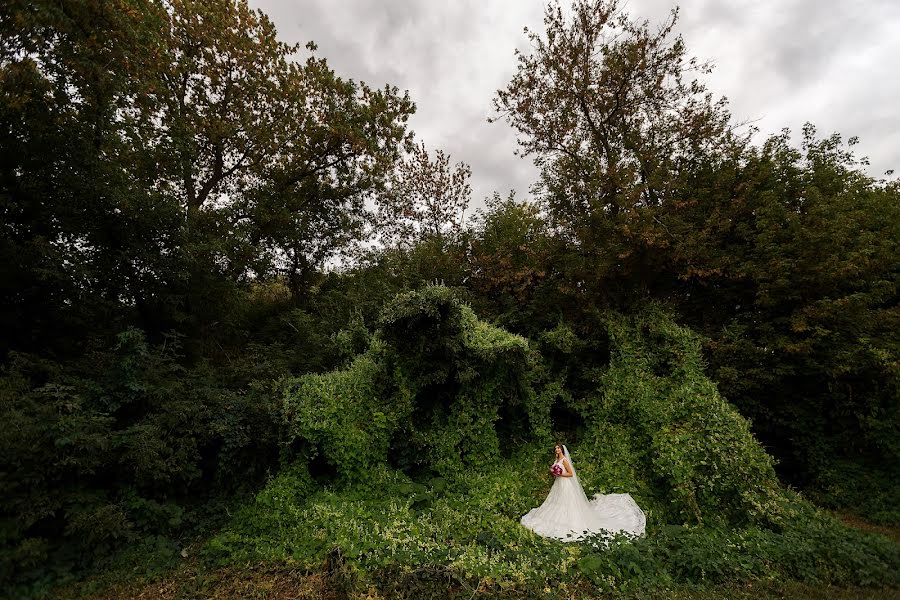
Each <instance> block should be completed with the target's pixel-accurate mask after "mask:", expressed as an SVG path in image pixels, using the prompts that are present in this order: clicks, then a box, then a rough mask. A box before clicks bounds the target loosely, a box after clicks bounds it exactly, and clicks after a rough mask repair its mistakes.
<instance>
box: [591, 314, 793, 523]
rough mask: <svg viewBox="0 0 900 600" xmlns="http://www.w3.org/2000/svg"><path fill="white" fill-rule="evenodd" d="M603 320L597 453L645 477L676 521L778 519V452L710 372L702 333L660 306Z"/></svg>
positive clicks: (595, 415)
mask: <svg viewBox="0 0 900 600" xmlns="http://www.w3.org/2000/svg"><path fill="white" fill-rule="evenodd" d="M607 323H608V332H609V336H610V339H611V345H612V358H611V362H610V364H609V367H608V368H607V369H605V370H604V371H603V372H602V374H601V375H600V378H599V388H598V393H597V395H596V396H595V397H593V398H592V401H591V402H589V403H587V404H586V406H585V407H584V409H583V410H584V413H585V415H584V416H585V418H586V421H587V423H588V426H587V431H588V434H587V435H588V438H589V440H590V442H589V445H591V446H594V447H596V448H598V453H599V454H598V455H597V456H591V459H592V460H593V461H595V462H599V463H601V464H613V465H615V464H618V463H622V464H623V465H628V466H627V467H624V468H628V467H630V468H631V472H632V473H636V474H637V475H638V476H639V477H643V478H646V479H647V480H649V481H650V482H651V485H652V487H653V489H654V490H655V493H656V495H657V497H658V498H659V499H660V500H661V501H664V502H665V503H666V505H667V508H668V510H670V511H671V514H672V516H673V518H674V519H675V520H676V521H683V522H685V523H687V522H694V523H703V522H708V523H730V524H739V525H740V524H745V523H747V522H748V521H752V522H760V521H768V520H777V519H778V517H779V516H780V515H781V514H782V511H783V506H782V505H783V504H784V502H783V498H782V495H781V493H780V491H779V483H778V479H777V477H776V476H775V471H774V469H773V461H772V458H771V457H770V456H769V455H768V454H766V452H765V450H763V448H762V447H761V446H760V445H759V443H758V442H757V441H756V440H755V439H754V437H753V435H752V433H751V432H750V428H749V424H748V422H747V420H746V419H744V418H743V417H742V416H741V415H740V414H739V413H738V411H737V410H736V409H735V408H734V407H733V406H732V405H731V404H729V403H728V402H727V401H726V400H725V399H724V398H722V396H720V395H719V392H718V390H717V389H716V384H715V383H713V382H712V381H711V380H710V379H709V378H708V377H707V376H706V374H705V373H704V364H703V359H702V356H701V340H700V338H699V336H697V335H696V334H695V333H693V332H692V331H690V330H689V329H686V328H684V327H680V326H678V325H676V324H675V323H674V321H673V319H672V317H671V315H669V314H667V313H666V312H665V311H664V310H662V309H661V308H660V307H659V306H656V305H649V306H647V307H645V308H644V309H643V310H641V311H639V312H637V313H636V314H634V315H632V316H630V317H625V316H622V315H618V314H610V315H609V316H608V317H607ZM610 442H612V443H610ZM631 457H634V458H631ZM607 477H609V475H607ZM612 481H616V478H612ZM620 485H621V483H620Z"/></svg>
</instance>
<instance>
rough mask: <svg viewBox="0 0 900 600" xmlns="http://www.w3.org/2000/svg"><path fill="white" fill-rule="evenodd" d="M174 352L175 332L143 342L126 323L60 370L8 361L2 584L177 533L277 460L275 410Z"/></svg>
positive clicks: (22, 359) (1, 441) (0, 511)
mask: <svg viewBox="0 0 900 600" xmlns="http://www.w3.org/2000/svg"><path fill="white" fill-rule="evenodd" d="M178 348H179V345H178V339H177V337H176V338H170V339H168V340H167V341H166V342H165V343H164V344H161V345H158V346H151V345H150V344H148V343H147V341H146V339H145V337H144V335H143V333H142V332H140V331H138V330H134V329H131V330H127V331H125V332H123V333H122V334H121V335H120V336H118V338H117V341H116V344H115V346H114V347H113V348H110V349H106V348H102V347H100V348H97V349H95V350H93V351H91V352H89V353H87V354H86V356H85V357H84V359H83V360H82V361H80V362H79V363H75V364H71V365H67V366H66V367H62V366H60V365H59V364H57V363H54V362H52V361H47V360H42V359H38V358H36V357H34V356H31V355H24V354H16V355H14V356H13V360H12V362H11V363H10V364H9V365H7V366H6V367H5V368H4V370H3V375H2V377H0V399H2V402H0V418H2V419H3V422H4V423H5V424H6V425H7V426H6V427H4V428H3V432H2V436H0V448H2V449H3V452H2V468H0V469H2V471H3V472H4V473H6V474H7V475H6V476H5V477H4V478H3V483H2V490H0V491H2V494H0V496H2V499H3V500H2V504H0V516H2V521H0V523H2V535H3V539H4V544H3V550H2V551H0V577H2V579H3V580H4V581H8V580H9V579H20V580H21V579H29V578H34V577H38V576H40V575H41V574H42V572H41V569H40V567H41V566H42V563H43V562H45V561H48V560H53V561H54V562H55V563H56V567H57V568H58V569H60V570H65V569H66V568H70V567H81V566H85V565H87V564H90V562H91V561H93V560H94V559H96V558H97V557H101V556H103V555H105V554H108V553H110V552H111V551H112V550H114V549H116V548H118V547H119V546H121V545H123V544H125V543H137V541H138V539H139V538H141V537H143V536H146V535H151V536H152V535H163V536H177V535H178V534H179V533H180V532H182V531H185V530H187V529H190V528H191V527H193V526H195V525H196V524H197V523H196V520H195V516H194V515H193V509H194V508H195V507H196V506H197V504H199V503H201V502H202V501H203V499H204V498H205V497H207V496H208V495H209V494H210V493H223V492H229V491H230V492H234V491H236V490H239V489H240V488H241V486H242V485H247V484H249V483H250V482H251V481H252V480H253V479H254V478H256V477H258V476H259V473H260V472H261V471H262V469H264V468H265V467H266V466H267V465H268V464H269V463H271V461H272V459H273V458H274V456H275V451H276V448H275V444H276V434H277V428H276V427H275V423H276V421H275V420H274V411H273V410H272V407H271V405H270V404H268V403H266V402H264V401H262V398H261V397H259V396H256V395H254V394H252V393H245V392H242V391H234V390H230V389H227V388H224V387H220V384H219V383H218V381H217V379H218V375H217V373H216V372H215V371H214V370H212V369H210V368H209V366H208V365H204V364H199V365H196V366H195V367H192V368H191V369H186V368H184V367H182V366H181V365H180V364H179V363H178V362H177V360H176V359H177V358H178ZM233 470H238V471H240V472H242V473H244V476H245V478H244V479H243V480H242V479H239V478H235V477H234V476H233Z"/></svg>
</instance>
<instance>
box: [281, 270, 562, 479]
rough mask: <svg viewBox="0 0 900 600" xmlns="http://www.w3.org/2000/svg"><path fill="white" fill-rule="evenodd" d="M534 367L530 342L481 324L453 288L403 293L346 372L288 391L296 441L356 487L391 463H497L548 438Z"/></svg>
mask: <svg viewBox="0 0 900 600" xmlns="http://www.w3.org/2000/svg"><path fill="white" fill-rule="evenodd" d="M533 359H534V357H533V355H532V352H531V350H530V349H529V345H528V342H527V341H526V340H525V339H524V338H521V337H519V336H515V335H512V334H510V333H507V332H505V331H503V330H502V329H499V328H496V327H493V326H491V325H488V324H486V323H484V322H482V321H479V320H478V319H477V318H476V317H475V315H474V313H473V312H472V310H471V309H470V308H469V307H468V306H466V305H464V304H462V303H461V302H460V301H459V300H458V299H457V298H456V297H454V295H453V293H452V292H451V290H449V289H448V288H445V287H442V286H428V287H425V288H423V289H422V290H420V291H418V292H409V293H405V294H400V295H398V296H397V297H396V298H395V299H394V300H393V301H392V302H391V303H389V304H388V306H387V307H386V308H385V310H384V314H383V315H382V318H381V321H380V328H379V329H378V330H377V332H376V333H375V337H374V338H373V340H372V342H371V344H370V346H369V348H368V349H367V350H366V352H365V353H364V354H362V355H360V356H359V357H357V358H356V359H355V360H354V361H353V362H352V363H351V364H350V365H349V366H348V367H346V368H345V369H342V370H338V371H333V372H331V373H326V374H323V375H305V376H303V377H301V378H299V379H288V380H286V381H285V382H284V384H283V390H284V392H283V394H284V417H285V419H286V423H287V426H288V429H289V432H290V440H289V441H291V442H295V441H300V442H303V443H306V444H308V445H309V446H310V448H311V449H312V451H313V452H315V453H316V455H318V454H321V460H324V461H326V462H327V463H328V464H329V465H330V466H331V467H332V468H333V469H334V470H335V471H336V472H337V473H339V474H340V475H341V476H342V477H344V478H345V479H346V480H348V481H354V480H360V479H362V478H363V477H364V475H365V474H366V473H367V472H369V471H370V469H371V468H372V467H373V466H374V465H377V464H379V463H386V462H387V461H388V459H389V458H390V460H391V461H392V462H393V463H394V464H402V465H403V466H405V467H406V468H409V469H431V470H434V471H435V472H437V473H440V474H443V475H448V474H450V473H452V472H455V471H458V470H459V469H462V468H465V467H466V466H470V465H473V464H477V463H478V462H481V461H487V460H491V459H493V458H496V457H497V456H498V455H499V452H500V442H501V438H502V439H503V440H505V441H508V440H511V439H513V437H514V436H516V435H518V436H520V437H521V438H524V437H525V436H530V435H532V434H534V435H539V436H540V435H543V436H544V437H545V438H546V436H547V434H548V431H549V429H548V427H549V415H548V413H547V412H546V411H544V412H541V405H540V403H539V402H538V401H537V398H536V396H535V395H534V393H533V392H532V390H531V387H530V380H529V377H530V375H531V371H530V364H531V363H530V361H532V360H533ZM389 452H390V454H391V456H390V457H389V456H388V454H389Z"/></svg>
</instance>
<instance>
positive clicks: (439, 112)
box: [251, 0, 900, 205]
mask: <svg viewBox="0 0 900 600" xmlns="http://www.w3.org/2000/svg"><path fill="white" fill-rule="evenodd" d="M251 4H252V5H253V6H254V7H255V8H260V9H262V10H263V12H265V13H267V14H268V15H269V16H270V18H271V19H272V20H273V22H274V23H275V25H276V27H277V28H278V31H279V36H280V37H281V39H283V40H284V41H287V42H291V43H294V42H299V43H301V44H305V43H306V42H307V41H310V40H313V41H315V42H316V43H317V44H318V46H319V51H318V54H319V55H320V56H324V57H325V58H327V59H328V61H329V63H330V64H331V65H332V67H333V68H334V69H335V70H336V71H337V72H338V74H340V75H342V76H344V77H350V78H353V79H357V80H363V81H365V82H366V83H369V84H370V85H375V86H381V85H384V84H385V83H390V84H392V85H397V86H398V87H400V89H406V90H409V92H410V95H411V96H412V98H413V100H414V101H415V102H416V105H417V107H418V108H417V112H416V115H414V116H413V118H412V119H411V121H410V123H411V127H412V128H413V129H414V130H415V131H416V135H417V137H418V138H419V139H420V140H423V141H425V143H426V144H427V145H428V147H430V148H442V149H444V150H445V151H446V152H448V153H449V154H450V155H451V160H452V161H454V162H456V161H464V162H467V163H469V164H470V165H471V167H472V172H473V196H474V200H475V202H476V204H479V205H480V204H481V199H482V198H484V197H485V196H489V195H490V194H491V193H492V192H494V191H499V192H500V193H502V194H505V193H506V192H507V191H508V190H510V189H515V190H516V191H517V194H518V196H519V197H525V196H527V191H528V188H529V186H530V184H531V183H532V182H533V181H534V180H535V179H536V177H537V172H536V170H535V169H534V167H533V165H531V162H530V160H527V159H525V160H523V159H520V158H518V157H516V156H514V155H513V151H514V150H515V148H516V136H515V132H513V131H512V130H511V129H510V128H509V126H508V125H506V124H505V123H502V122H500V123H493V124H489V123H487V117H488V116H489V115H490V114H491V112H492V110H491V99H492V98H493V96H494V93H495V91H496V90H497V89H498V88H501V87H504V86H505V84H506V83H507V82H508V81H509V79H510V78H511V76H512V75H513V73H514V71H515V68H516V61H515V57H514V55H513V52H514V50H515V49H516V48H517V47H518V48H521V49H526V48H527V40H526V37H525V35H524V33H523V27H525V26H528V27H529V28H531V29H534V30H537V31H540V30H541V29H542V13H543V7H544V2H543V1H542V0H516V1H514V2H501V1H500V0H493V1H490V0H457V1H454V2H441V3H438V2H432V1H431V0H381V1H376V0H340V1H334V0H332V1H327V0H251ZM626 6H627V10H628V12H629V13H630V14H631V15H632V16H633V17H641V18H648V19H650V21H651V22H660V21H662V20H663V19H665V17H666V15H667V13H668V11H669V10H670V9H671V8H672V6H673V4H672V3H671V2H669V1H667V0H629V1H628V2H627V4H626ZM678 30H679V32H680V33H681V34H682V35H683V36H684V39H685V42H686V44H687V47H688V50H689V52H690V54H692V55H695V56H698V57H699V58H702V59H708V60H713V61H714V63H715V64H716V70H715V71H714V73H713V74H712V75H711V76H710V78H709V79H708V84H709V88H710V89H711V91H713V92H714V93H715V94H717V95H724V96H727V97H728V99H729V102H730V106H731V110H732V112H733V113H734V115H735V117H736V118H737V119H740V120H754V121H755V124H756V125H757V126H758V127H759V128H760V129H761V135H768V134H771V133H777V132H779V131H780V130H781V129H782V128H783V127H790V128H791V129H792V130H794V131H795V132H799V130H800V128H801V127H802V125H803V123H804V122H806V121H811V122H813V123H815V124H816V125H818V126H819V131H820V132H821V133H822V134H823V135H826V134H829V133H831V132H833V131H836V132H840V133H842V134H844V135H845V136H846V137H849V136H853V135H858V136H859V137H860V144H859V146H858V147H857V149H858V151H859V153H860V154H864V155H868V156H869V157H870V159H871V168H870V172H871V174H873V175H875V176H879V175H881V174H882V173H883V172H884V171H885V170H886V169H890V168H898V170H900V143H898V142H900V139H898V135H900V133H898V132H900V118H898V113H897V111H896V109H895V106H896V105H898V104H900V78H898V77H896V75H895V73H894V72H893V71H894V69H895V57H896V56H900V35H896V32H900V2H896V0H870V1H868V2H865V3H846V2H840V1H838V0H781V1H779V2H759V1H758V0H755V1H750V0H731V1H726V0H686V1H685V2H683V3H682V4H681V10H680V20H679V25H678Z"/></svg>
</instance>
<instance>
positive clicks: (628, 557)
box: [203, 444, 900, 598]
mask: <svg viewBox="0 0 900 600" xmlns="http://www.w3.org/2000/svg"><path fill="white" fill-rule="evenodd" d="M542 450H544V451H546V450H547V449H546V448H544V447H541V446H537V445H534V444H532V445H528V446H525V447H522V448H521V449H520V450H519V451H518V452H516V453H515V455H513V456H511V457H510V458H508V459H500V460H496V461H493V462H490V463H484V464H481V465H479V466H477V467H475V468H472V469H470V470H468V471H467V472H466V473H465V474H463V475H462V476H460V477H458V478H453V477H451V478H449V479H431V480H422V481H421V482H419V481H414V480H411V479H409V478H408V477H407V476H405V475H403V474H402V473H400V472H398V471H395V470H393V469H390V468H388V467H385V466H380V467H376V468H374V469H373V472H372V476H371V478H370V479H368V480H367V481H366V482H365V483H364V484H360V485H355V486H352V487H348V488H343V489H341V490H334V489H324V490H314V491H312V493H311V494H310V492H309V490H310V487H309V481H308V479H307V478H305V477H300V478H299V479H298V478H296V476H294V475H291V474H290V473H284V474H282V475H279V476H278V477H277V478H275V479H273V480H272V481H271V482H270V483H269V485H268V486H267V488H266V490H264V491H263V492H261V493H260V494H259V495H258V496H257V499H256V501H255V502H252V503H250V504H248V505H246V507H245V508H244V509H242V510H241V511H239V512H238V513H237V514H235V516H234V518H233V519H232V521H231V523H230V525H229V526H228V527H227V528H226V529H224V530H223V531H222V532H220V533H218V534H217V535H216V536H215V537H214V538H212V539H211V540H210V542H209V543H208V544H207V546H206V547H205V549H204V550H203V553H204V556H205V557H206V559H207V561H208V562H209V563H210V564H211V565H216V566H221V565H230V564H245V563H253V562H256V561H259V560H264V561H269V562H275V563H283V564H286V565H290V566H292V567H293V568H306V569H310V570H313V571H317V570H319V569H321V565H322V564H328V565H329V569H331V571H330V572H331V573H332V574H333V575H332V576H335V577H337V576H338V575H337V574H336V572H339V573H340V579H341V581H342V582H343V584H344V585H345V586H346V590H347V591H348V592H354V591H356V592H361V591H365V590H370V589H371V587H372V586H375V587H376V588H378V589H381V590H390V591H391V593H393V594H394V595H398V596H401V595H404V594H411V595H414V594H415V593H416V591H418V593H420V594H421V593H425V592H424V591H423V590H430V593H432V594H438V595H439V594H446V593H447V590H448V588H451V587H453V588H455V587H460V588H463V589H465V587H466V586H468V587H469V588H470V590H471V589H475V587H476V586H477V587H480V588H481V589H483V590H491V592H490V593H492V594H493V595H495V596H498V597H503V596H504V595H506V594H508V595H509V596H519V595H523V594H524V595H527V596H529V597H547V598H556V597H570V596H572V595H573V594H574V595H576V596H587V595H591V596H592V595H595V594H598V593H603V592H607V593H611V592H616V593H640V592H643V593H647V592H651V591H653V590H672V589H674V588H675V587H677V586H681V585H685V584H693V585H714V584H736V583H749V582H754V581H785V580H798V581H805V582H810V583H817V584H829V585H847V584H850V583H855V584H860V585H893V586H896V585H898V584H900V581H898V579H897V567H898V566H900V549H898V548H897V546H896V544H893V543H892V542H890V541H889V540H887V539H885V538H882V537H880V536H875V535H871V534H863V533H860V532H856V531H853V530H850V529H847V528H846V527H844V526H842V525H840V524H839V523H838V522H836V521H835V520H834V519H832V518H829V517H826V516H825V515H823V514H821V513H820V512H818V511H817V510H815V509H813V508H812V507H811V506H810V505H808V504H806V503H805V502H803V501H801V500H798V499H795V500H794V502H795V506H796V508H797V511H796V514H795V515H794V518H793V519H791V520H789V521H787V522H786V523H785V525H784V526H783V527H782V528H779V529H778V530H772V529H767V528H764V527H758V526H749V527H743V528H724V527H720V526H709V525H704V526H688V527H686V526H680V525H678V526H660V525H658V524H654V523H653V522H652V521H651V523H650V525H651V527H650V531H649V532H648V535H647V536H646V537H644V538H640V539H638V540H623V539H613V540H604V539H602V538H599V537H598V538H594V539H591V540H587V541H586V542H585V543H582V544H562V543H559V542H555V541H551V540H546V539H544V538H541V537H539V536H536V535H534V534H533V533H531V532H530V531H528V530H526V529H525V528H523V527H521V525H520V524H519V522H518V519H519V517H520V516H521V515H522V514H523V513H524V512H525V511H527V510H528V509H529V508H531V507H532V506H533V505H534V503H535V502H540V501H541V500H542V499H543V497H544V496H545V495H546V492H547V486H548V485H549V484H550V481H548V478H547V476H546V473H545V471H546V465H544V461H543V460H542V458H543V456H542V453H541V451H542ZM572 450H573V452H576V453H577V455H578V456H582V455H583V453H584V450H583V448H581V447H573V448H572ZM548 454H549V452H548ZM294 482H296V483H294ZM293 485H296V486H297V487H296V488H294V489H292V486H293ZM436 575H437V576H436ZM435 576H436V577H435ZM470 593H471V592H470ZM486 593H487V592H486Z"/></svg>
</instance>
